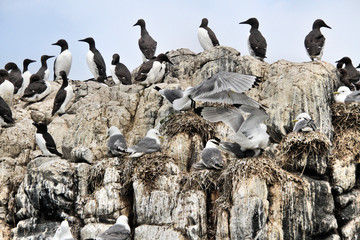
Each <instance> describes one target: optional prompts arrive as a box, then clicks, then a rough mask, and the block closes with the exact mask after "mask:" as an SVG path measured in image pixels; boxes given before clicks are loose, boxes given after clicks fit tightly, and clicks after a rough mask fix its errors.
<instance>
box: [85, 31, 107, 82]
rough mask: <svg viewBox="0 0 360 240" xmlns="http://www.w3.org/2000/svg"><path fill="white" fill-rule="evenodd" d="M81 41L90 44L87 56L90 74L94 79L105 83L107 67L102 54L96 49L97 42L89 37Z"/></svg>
mask: <svg viewBox="0 0 360 240" xmlns="http://www.w3.org/2000/svg"><path fill="white" fill-rule="evenodd" d="M79 41H80V42H86V43H88V44H89V51H88V53H87V55H86V62H87V65H88V67H89V69H90V72H91V73H92V75H93V76H94V79H95V80H96V81H98V82H101V83H103V82H104V81H105V80H106V78H107V76H106V65H105V61H104V58H103V57H102V55H101V53H100V52H99V50H97V49H96V47H95V40H94V39H93V38H92V37H88V38H84V39H80V40H79Z"/></svg>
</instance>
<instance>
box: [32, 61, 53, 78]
mask: <svg viewBox="0 0 360 240" xmlns="http://www.w3.org/2000/svg"><path fill="white" fill-rule="evenodd" d="M53 57H55V56H49V55H42V56H41V67H40V68H39V70H38V71H37V73H36V74H37V75H39V77H40V78H41V79H43V80H45V81H48V80H49V76H50V70H49V68H48V66H47V63H46V61H47V60H48V59H49V58H53Z"/></svg>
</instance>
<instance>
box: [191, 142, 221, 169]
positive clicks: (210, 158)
mask: <svg viewBox="0 0 360 240" xmlns="http://www.w3.org/2000/svg"><path fill="white" fill-rule="evenodd" d="M223 167H224V163H223V159H222V156H221V152H220V150H219V149H217V145H216V143H215V140H214V139H210V140H209V141H207V142H206V146H205V148H204V149H203V151H202V153H201V160H200V162H198V163H195V164H194V165H193V168H195V169H216V170H219V169H222V168H223Z"/></svg>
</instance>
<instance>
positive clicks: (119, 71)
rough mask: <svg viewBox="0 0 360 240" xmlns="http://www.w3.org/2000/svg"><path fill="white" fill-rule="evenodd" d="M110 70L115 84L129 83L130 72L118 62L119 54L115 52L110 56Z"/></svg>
mask: <svg viewBox="0 0 360 240" xmlns="http://www.w3.org/2000/svg"><path fill="white" fill-rule="evenodd" d="M110 72H111V76H112V79H113V81H114V83H115V84H119V83H120V82H121V83H122V84H124V85H131V73H130V71H129V69H128V68H127V67H126V66H125V65H124V64H122V63H121V62H120V56H119V54H117V53H115V54H114V55H113V57H112V61H111V66H110Z"/></svg>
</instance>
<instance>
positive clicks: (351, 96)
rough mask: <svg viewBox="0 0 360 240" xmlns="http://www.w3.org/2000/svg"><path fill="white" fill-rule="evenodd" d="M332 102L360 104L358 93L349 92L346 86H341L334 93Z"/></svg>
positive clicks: (359, 94)
mask: <svg viewBox="0 0 360 240" xmlns="http://www.w3.org/2000/svg"><path fill="white" fill-rule="evenodd" d="M334 100H335V102H337V103H348V102H360V91H351V90H350V89H349V88H348V87H346V86H341V87H339V89H338V90H337V91H336V92H334Z"/></svg>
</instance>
